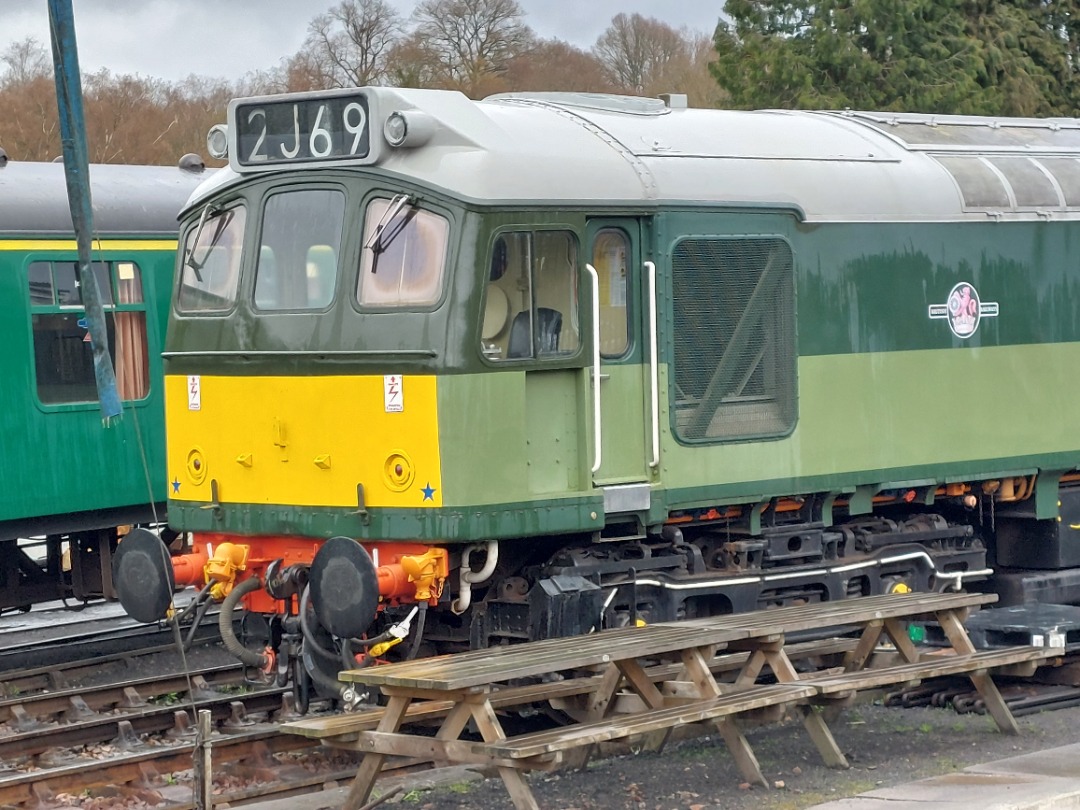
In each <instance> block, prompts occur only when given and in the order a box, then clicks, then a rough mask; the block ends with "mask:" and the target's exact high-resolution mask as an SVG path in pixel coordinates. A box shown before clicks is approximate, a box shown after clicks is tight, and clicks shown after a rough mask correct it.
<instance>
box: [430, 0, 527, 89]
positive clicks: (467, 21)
mask: <svg viewBox="0 0 1080 810" xmlns="http://www.w3.org/2000/svg"><path fill="white" fill-rule="evenodd" d="M523 16H524V11H523V10H522V8H521V5H520V4H519V3H518V2H517V0H423V2H421V3H420V5H419V6H417V8H416V11H415V12H414V13H413V18H414V19H415V20H416V22H417V28H416V35H417V37H418V39H417V43H418V45H419V46H420V47H421V48H423V49H424V51H426V53H427V54H428V57H429V60H430V62H431V63H432V64H433V65H435V66H437V69H438V71H439V74H440V77H439V78H440V83H441V84H442V85H443V86H447V87H453V88H456V89H459V90H461V91H462V92H464V93H466V94H467V95H470V96H473V97H476V95H477V94H478V92H479V91H481V89H482V87H483V85H484V84H485V83H486V82H487V81H489V80H490V77H491V76H492V75H497V74H499V73H502V72H503V71H505V70H506V67H507V63H508V62H509V61H510V59H512V58H513V57H514V56H517V55H518V54H520V53H522V52H523V51H524V50H525V49H526V48H528V47H529V45H530V44H531V43H532V41H533V33H532V30H531V29H530V28H529V27H528V26H527V25H526V24H525V23H524V22H523V21H522V17H523Z"/></svg>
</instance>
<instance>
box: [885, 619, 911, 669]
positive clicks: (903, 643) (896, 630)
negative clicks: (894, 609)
mask: <svg viewBox="0 0 1080 810" xmlns="http://www.w3.org/2000/svg"><path fill="white" fill-rule="evenodd" d="M885 632H886V633H888V635H889V638H890V639H892V643H893V644H895V645H896V651H897V652H899V653H900V656H901V657H902V658H903V659H904V660H905V661H907V662H908V663H909V664H915V663H917V662H918V660H919V651H918V650H916V649H915V645H914V644H912V643H911V636H909V635H908V628H907V623H906V622H902V621H900V620H899V619H886V620H885Z"/></svg>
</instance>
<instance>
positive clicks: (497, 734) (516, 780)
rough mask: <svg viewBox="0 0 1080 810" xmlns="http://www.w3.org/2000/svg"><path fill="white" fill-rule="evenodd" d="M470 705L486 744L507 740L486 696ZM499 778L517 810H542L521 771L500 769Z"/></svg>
mask: <svg viewBox="0 0 1080 810" xmlns="http://www.w3.org/2000/svg"><path fill="white" fill-rule="evenodd" d="M468 705H469V707H470V709H471V710H472V716H473V719H474V720H476V727H477V729H478V730H479V731H480V736H482V737H483V738H484V742H497V741H499V740H505V739H506V733H505V732H504V731H503V727H502V724H501V723H500V722H499V718H498V716H497V715H496V714H495V710H494V709H493V708H492V707H491V703H489V702H488V699H487V696H486V695H485V696H484V697H483V699H482V700H479V701H476V702H470V703H469V704H468ZM499 776H501V777H502V780H503V784H504V785H506V792H507V793H509V794H510V800H511V801H512V802H513V803H514V807H516V808H517V810H540V805H539V804H537V803H536V797H535V796H533V794H532V788H530V787H529V783H528V782H526V781H525V776H524V774H522V773H521V771H519V770H518V769H517V768H507V767H500V768H499Z"/></svg>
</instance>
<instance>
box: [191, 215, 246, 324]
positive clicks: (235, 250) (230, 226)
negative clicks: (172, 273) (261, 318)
mask: <svg viewBox="0 0 1080 810" xmlns="http://www.w3.org/2000/svg"><path fill="white" fill-rule="evenodd" d="M204 213H205V218H203V219H202V221H201V222H200V223H199V224H197V225H193V226H192V227H191V229H190V230H188V232H187V235H186V237H185V238H184V250H183V253H182V254H181V255H182V257H183V259H182V267H181V268H180V272H181V281H180V297H179V300H178V302H177V308H178V309H179V310H180V311H181V312H221V311H223V310H226V309H229V308H230V307H232V305H233V303H235V301H236V289H237V286H238V284H239V282H240V257H241V250H242V248H243V245H244V224H245V221H246V219H247V210H246V209H245V208H244V207H243V206H242V205H237V206H234V207H232V208H226V209H219V210H214V209H212V208H211V209H209V210H208V211H206V212H204Z"/></svg>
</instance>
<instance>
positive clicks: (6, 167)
mask: <svg viewBox="0 0 1080 810" xmlns="http://www.w3.org/2000/svg"><path fill="white" fill-rule="evenodd" d="M204 179H205V175H203V174H202V162H201V161H199V160H197V159H194V156H191V157H190V158H185V159H184V160H183V161H182V163H181V166H180V167H172V168H170V167H164V166H115V165H101V166H93V167H91V170H90V180H91V184H92V194H93V201H94V214H95V226H96V234H95V236H96V239H95V242H94V253H93V261H94V264H93V269H94V272H95V274H96V278H97V281H98V287H99V288H100V290H101V291H102V296H103V299H104V305H105V309H106V312H105V320H106V324H107V326H108V331H109V347H110V352H111V354H112V360H113V364H114V367H115V368H116V372H117V373H116V377H117V386H118V392H119V394H120V396H121V398H122V400H123V401H124V410H125V411H126V415H125V418H124V419H123V420H121V421H119V422H118V423H116V424H114V425H113V426H112V427H110V428H108V429H105V428H104V427H103V426H102V423H101V414H100V410H99V407H98V394H97V389H96V387H95V384H94V369H93V356H92V353H91V349H90V343H89V336H88V332H87V327H86V321H85V314H84V310H83V302H82V296H81V294H80V289H79V283H78V272H77V265H78V262H77V259H78V254H77V250H76V245H75V234H74V231H73V228H72V224H71V214H70V209H69V207H68V197H67V188H66V185H65V180H64V167H63V164H61V163H21V162H19V161H14V160H11V161H9V160H8V158H7V156H6V154H4V153H3V151H2V150H0V299H2V300H3V301H4V302H5V303H4V316H5V317H4V318H3V320H2V321H0V345H2V346H3V352H2V353H0V374H2V375H3V377H4V380H5V381H6V389H7V393H6V394H5V399H4V407H3V408H0V447H2V448H3V471H2V473H0V484H2V485H0V609H6V608H18V609H29V607H30V606H32V605H33V604H35V603H38V602H43V601H48V600H53V599H63V598H68V597H71V598H74V599H76V600H80V601H83V600H86V599H90V598H93V597H102V596H105V597H115V592H114V590H113V586H112V581H111V554H112V551H113V550H114V549H115V548H116V544H117V538H118V533H119V531H121V528H120V527H124V526H128V525H130V524H136V523H152V522H155V520H161V521H164V519H165V473H164V466H165V461H164V450H165V443H164V430H165V429H164V424H163V423H164V413H163V410H164V409H163V402H164V398H163V391H162V382H161V373H162V372H161V359H160V355H161V348H162V345H163V342H164V335H165V322H166V317H167V314H168V308H169V296H170V294H171V291H172V275H173V268H174V267H175V262H176V234H177V230H176V229H177V214H178V213H179V211H180V209H181V208H183V207H184V203H185V201H186V200H187V198H188V197H189V196H190V194H191V192H192V191H193V190H194V189H195V187H196V186H197V185H198V184H199V183H200V182H202V180H204Z"/></svg>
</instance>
